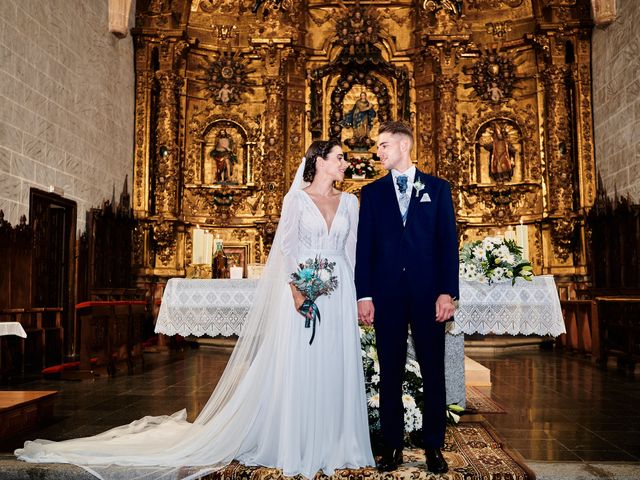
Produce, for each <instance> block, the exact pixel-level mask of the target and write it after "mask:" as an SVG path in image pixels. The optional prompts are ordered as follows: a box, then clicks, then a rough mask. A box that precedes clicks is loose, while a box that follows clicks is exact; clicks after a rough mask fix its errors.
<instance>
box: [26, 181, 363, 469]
mask: <svg viewBox="0 0 640 480" xmlns="http://www.w3.org/2000/svg"><path fill="white" fill-rule="evenodd" d="M357 210H358V204H357V200H356V198H355V197H354V196H353V195H350V194H346V193H342V194H341V199H340V205H339V207H338V210H337V212H336V216H335V219H334V220H333V223H332V225H330V226H328V225H327V224H326V223H325V221H324V218H323V217H322V215H321V214H320V211H319V210H318V208H317V207H316V205H315V204H314V203H313V201H312V200H311V197H309V196H308V194H307V193H306V192H304V191H302V190H298V189H293V188H292V190H291V191H290V193H289V194H287V196H286V198H285V204H284V206H283V212H282V217H281V220H280V225H279V227H278V233H277V234H276V238H275V240H274V244H273V247H272V252H271V254H270V257H269V261H268V264H267V267H266V269H265V274H264V277H263V280H262V281H261V282H260V284H259V287H258V290H257V292H256V298H255V305H254V307H253V308H252V310H251V312H250V314H249V317H248V318H247V320H246V322H245V326H244V327H243V332H242V335H241V338H240V339H239V341H238V344H237V346H236V348H235V349H234V352H233V354H232V356H231V358H230V360H229V363H228V365H227V368H226V369H225V372H224V374H223V376H222V378H221V379H220V382H219V383H218V385H217V387H216V389H215V391H214V392H213V394H212V396H211V398H210V399H209V401H208V402H207V404H206V405H205V407H204V408H203V410H202V411H201V412H200V414H199V415H198V417H197V418H196V420H195V421H194V422H193V423H190V422H187V420H186V410H182V411H179V412H176V413H175V414H173V415H170V416H159V417H145V418H142V419H140V420H137V421H135V422H133V423H131V424H128V425H123V426H120V427H116V428H114V429H111V430H109V431H106V432H104V433H101V434H99V435H96V436H93V437H86V438H77V439H73V440H67V441H63V442H49V441H47V440H35V441H33V442H26V443H25V446H24V448H22V449H18V450H16V452H15V453H16V455H17V456H18V458H19V459H21V460H25V461H29V462H39V463H46V462H54V463H56V462H57V463H72V464H76V465H79V466H82V467H83V468H85V469H86V470H88V471H90V472H92V473H94V474H95V475H96V476H99V477H101V478H109V479H113V478H126V479H128V480H129V479H132V478H148V479H151V478H153V479H158V478H166V479H168V478H181V479H184V478H197V477H198V476H200V475H203V474H205V473H207V472H210V471H212V470H214V469H218V468H221V467H223V466H224V465H227V464H228V463H230V462H231V461H233V460H234V459H236V460H238V461H240V462H241V463H243V464H245V465H263V466H268V467H279V468H282V469H283V473H284V474H285V475H287V476H292V475H296V474H302V475H304V476H305V477H308V478H311V477H313V476H314V475H315V474H316V472H317V471H319V470H322V471H324V473H325V474H328V475H330V474H332V473H333V471H334V470H335V469H337V468H358V467H364V466H371V465H374V460H373V457H372V454H371V447H370V443H369V430H368V422H367V410H366V398H365V389H364V376H363V371H362V363H361V358H360V337H359V329H358V325H357V305H356V293H355V287H354V283H353V265H354V258H355V257H354V255H355V238H356V226H357ZM316 255H319V256H321V257H323V258H328V259H329V260H331V261H333V262H335V263H336V267H335V270H334V273H335V274H336V275H337V276H338V279H339V285H338V288H337V289H336V290H335V291H334V292H332V294H331V295H330V296H323V297H320V298H319V299H318V300H317V301H316V303H317V305H318V307H319V308H320V311H321V314H322V321H321V323H320V324H319V325H318V326H317V330H316V337H315V339H314V341H313V344H312V345H309V338H310V335H311V329H307V328H304V319H303V317H302V316H301V315H300V314H299V313H297V312H296V311H295V308H294V305H293V299H292V295H291V291H290V288H289V285H288V275H289V274H290V273H291V272H292V271H294V269H295V266H296V265H297V263H298V262H301V261H304V260H306V259H307V258H312V257H315V256H316ZM109 465H121V466H122V465H124V466H127V468H126V469H123V468H113V467H109Z"/></svg>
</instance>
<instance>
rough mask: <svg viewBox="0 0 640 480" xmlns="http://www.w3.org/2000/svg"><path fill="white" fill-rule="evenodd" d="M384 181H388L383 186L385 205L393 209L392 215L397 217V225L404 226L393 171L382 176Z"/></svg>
mask: <svg viewBox="0 0 640 480" xmlns="http://www.w3.org/2000/svg"><path fill="white" fill-rule="evenodd" d="M382 181H383V182H385V183H386V185H384V188H383V191H384V200H383V205H388V208H389V209H391V212H390V213H391V217H393V218H394V219H395V220H394V222H395V223H397V226H399V227H400V228H404V225H402V214H401V213H400V206H399V205H398V197H397V196H396V186H395V185H394V184H393V175H391V172H389V173H387V174H386V175H385V176H384V177H382Z"/></svg>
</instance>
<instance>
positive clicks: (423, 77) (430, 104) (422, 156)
mask: <svg viewBox="0 0 640 480" xmlns="http://www.w3.org/2000/svg"><path fill="white" fill-rule="evenodd" d="M431 67H432V65H431V58H430V57H428V56H427V57H426V58H425V56H424V55H422V54H419V55H417V56H416V58H415V59H414V74H413V76H414V80H415V90H416V106H415V115H416V160H417V163H418V168H420V169H421V170H422V171H424V172H427V173H430V174H434V173H435V170H436V153H435V150H434V145H435V135H436V132H435V110H436V107H435V98H434V85H433V70H432V68H431Z"/></svg>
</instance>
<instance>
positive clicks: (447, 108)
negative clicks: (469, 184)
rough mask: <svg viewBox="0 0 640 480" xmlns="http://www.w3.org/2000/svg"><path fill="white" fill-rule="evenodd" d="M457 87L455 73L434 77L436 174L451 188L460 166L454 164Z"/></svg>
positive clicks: (456, 153) (455, 183) (457, 176)
mask: <svg viewBox="0 0 640 480" xmlns="http://www.w3.org/2000/svg"><path fill="white" fill-rule="evenodd" d="M457 88H458V74H457V73H451V72H447V73H441V74H440V75H438V76H437V77H436V105H437V107H436V108H437V112H438V128H437V135H436V138H437V141H438V148H437V152H438V165H437V170H436V172H437V173H436V174H437V175H438V176H439V177H442V178H445V179H447V180H449V181H450V182H451V184H452V187H453V188H456V187H457V186H458V184H459V176H460V175H459V174H460V168H459V167H458V166H457V165H456V159H457V158H458V152H457V143H458V141H457V135H456V117H457V115H456V104H457V95H456V90H457Z"/></svg>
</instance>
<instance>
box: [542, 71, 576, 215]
mask: <svg viewBox="0 0 640 480" xmlns="http://www.w3.org/2000/svg"><path fill="white" fill-rule="evenodd" d="M568 75H569V68H568V67H567V66H566V65H547V68H546V69H545V71H544V72H543V79H544V82H545V93H546V107H547V115H546V118H547V128H546V131H547V152H546V153H547V161H548V163H547V174H548V178H549V186H550V197H551V198H550V201H551V208H552V210H571V209H572V208H573V152H572V149H573V145H572V136H571V127H570V124H569V103H568V102H569V99H568V97H567V87H566V85H567V80H568V79H567V76H568Z"/></svg>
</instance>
